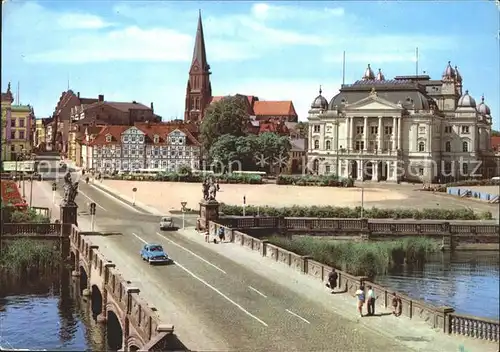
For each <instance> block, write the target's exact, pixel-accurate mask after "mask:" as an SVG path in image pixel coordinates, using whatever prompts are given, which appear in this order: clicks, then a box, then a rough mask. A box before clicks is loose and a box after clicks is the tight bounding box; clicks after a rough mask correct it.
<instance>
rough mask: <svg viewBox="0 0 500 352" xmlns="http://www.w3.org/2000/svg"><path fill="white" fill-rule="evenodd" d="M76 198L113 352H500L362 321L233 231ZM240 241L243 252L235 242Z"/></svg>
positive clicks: (86, 269) (387, 320) (92, 282)
mask: <svg viewBox="0 0 500 352" xmlns="http://www.w3.org/2000/svg"><path fill="white" fill-rule="evenodd" d="M58 189H61V187H58ZM37 190H38V191H37V192H39V193H38V195H39V198H40V201H42V202H43V201H44V200H43V199H45V201H46V200H48V203H51V199H52V194H51V186H50V183H43V182H41V183H37ZM44 194H45V195H44ZM42 198H43V199H42ZM37 199H38V198H37ZM76 201H77V203H78V223H79V228H77V227H76V226H72V227H71V229H70V230H71V232H70V250H69V252H70V254H69V257H70V259H71V263H72V266H73V268H74V269H73V270H74V274H75V279H76V280H78V282H79V285H80V291H81V293H82V295H86V297H88V298H89V299H90V300H91V302H92V310H93V313H94V314H95V315H96V317H97V319H98V320H99V321H101V322H102V323H105V324H106V326H107V330H108V335H109V337H108V344H109V345H110V347H111V346H113V347H114V348H118V346H121V349H123V350H125V351H127V350H168V349H172V347H171V345H170V344H167V343H166V342H165V341H167V340H168V338H169V337H170V339H172V336H176V337H177V338H178V339H179V340H180V341H182V343H183V344H184V345H185V346H187V347H183V348H184V349H186V348H189V349H191V350H205V351H219V350H253V351H267V350H285V349H287V350H290V351H299V350H332V346H338V347H339V348H340V349H341V350H344V351H354V350H356V351H368V350H373V349H382V350H384V351H386V352H396V351H401V350H409V351H412V350H427V351H455V350H457V349H458V348H459V347H460V345H464V346H465V348H467V349H472V350H481V351H486V352H489V351H496V346H494V345H493V344H491V343H486V342H484V341H478V340H474V339H469V338H466V337H465V336H460V335H453V336H449V335H446V334H443V333H442V331H435V330H433V329H431V328H429V326H428V324H427V322H422V323H420V322H419V321H415V320H411V319H407V318H401V319H398V318H396V317H392V316H386V313H387V310H383V309H381V310H380V313H381V315H380V316H377V317H371V318H369V319H360V318H359V316H358V315H357V314H356V309H355V302H354V299H353V298H351V296H350V295H348V294H338V295H331V294H329V291H327V290H326V289H325V288H324V284H323V283H322V282H321V280H319V279H318V278H317V277H316V276H315V275H316V274H315V273H316V271H317V270H315V269H314V268H313V267H312V266H311V267H310V268H309V267H308V268H307V269H308V273H305V272H304V271H305V266H304V268H303V269H301V270H298V269H297V270H289V268H287V267H286V266H285V265H282V264H281V263H276V260H274V262H275V263H274V264H273V260H269V259H268V257H267V255H266V256H265V257H264V256H263V255H255V253H256V248H253V250H251V249H250V250H248V249H246V248H245V247H246V246H248V243H250V242H252V241H253V240H249V239H246V240H245V239H241V238H243V237H241V238H237V231H235V230H233V229H230V230H228V231H233V233H234V238H233V240H234V243H223V244H218V245H215V244H210V243H206V242H204V241H203V239H202V236H200V235H198V234H196V233H195V231H194V230H192V229H188V230H186V231H178V232H176V231H174V232H160V231H158V230H159V229H158V221H159V218H158V217H157V216H152V215H151V214H148V213H146V212H144V211H141V210H140V209H137V208H135V207H132V206H131V205H130V204H127V203H126V202H123V201H119V200H116V199H114V198H112V197H111V196H109V195H108V194H105V193H103V192H101V191H99V190H97V189H96V188H94V187H92V186H91V185H85V184H81V185H80V192H79V195H78V197H77V199H76ZM89 202H95V203H96V204H97V214H96V228H95V230H96V232H88V231H86V230H88V229H90V225H89V224H90V222H89V219H90V217H89V213H88V203H89ZM36 204H37V205H40V206H42V205H43V204H38V203H36ZM49 206H52V205H50V204H49ZM55 211H56V210H55V209H53V211H52V213H54V212H55ZM174 220H175V221H176V222H177V223H178V224H181V219H179V218H175V217H174ZM195 222H196V216H193V217H191V216H186V225H187V226H194V224H195ZM84 230H85V231H84ZM24 231H29V230H27V229H24ZM245 238H246V237H245ZM238 241H239V242H241V243H245V245H244V246H242V245H236V243H238ZM145 242H156V243H158V244H161V245H162V246H163V247H164V248H165V249H166V251H167V252H168V253H169V255H170V256H171V257H172V258H173V259H174V261H175V263H174V265H171V266H158V267H157V266H149V265H148V264H147V263H144V262H143V261H142V260H141V258H140V257H139V250H140V248H141V246H142V245H143V244H144V243H145ZM253 243H254V244H255V243H258V241H253ZM264 247H266V245H264V246H263V247H262V248H264ZM268 248H269V249H270V248H271V246H269V247H268ZM266 252H267V250H266ZM268 253H269V256H271V250H269V252H268ZM280 256H282V255H280ZM289 258H291V255H289ZM304 259H305V258H302V260H303V262H305V261H304ZM308 263H309V264H312V263H311V262H308ZM309 264H308V265H309ZM301 268H302V267H301ZM309 269H311V270H310V271H309ZM346 279H349V278H348V277H347V276H346ZM349 280H351V279H349ZM356 280H357V279H356V278H354V279H352V280H351V281H352V282H353V283H355V282H359V280H358V281H356ZM352 288H353V287H349V290H351V289H352ZM423 320H424V319H423ZM174 325H175V334H174V331H173V327H174ZM436 326H438V327H439V326H441V323H438V324H437V325H436ZM160 341H163V342H160ZM162 343H163V344H164V345H163V346H161V347H159V346H160V344H162ZM179 349H180V348H179Z"/></svg>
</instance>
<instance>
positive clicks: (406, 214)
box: [219, 203, 493, 220]
mask: <svg viewBox="0 0 500 352" xmlns="http://www.w3.org/2000/svg"><path fill="white" fill-rule="evenodd" d="M219 210H220V212H222V213H224V215H236V216H242V215H243V207H242V206H240V205H227V204H223V203H221V205H220V208H219ZM363 213H364V214H363V215H364V217H365V218H369V219H433V220H492V219H493V215H492V214H491V212H482V213H475V212H474V210H472V209H452V210H448V209H441V208H427V209H422V210H418V209H384V208H375V207H373V208H371V209H367V208H365V209H364V212H363ZM257 214H259V215H261V216H283V217H312V218H360V217H361V207H356V208H349V207H333V206H312V207H305V206H298V205H295V206H292V207H284V208H273V207H268V206H264V207H256V206H252V205H250V206H246V207H245V215H247V216H253V215H257Z"/></svg>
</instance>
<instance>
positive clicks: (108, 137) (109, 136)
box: [106, 134, 111, 143]
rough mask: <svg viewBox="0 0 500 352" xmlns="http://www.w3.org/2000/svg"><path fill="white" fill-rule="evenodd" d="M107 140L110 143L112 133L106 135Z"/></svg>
mask: <svg viewBox="0 0 500 352" xmlns="http://www.w3.org/2000/svg"><path fill="white" fill-rule="evenodd" d="M106 142H108V143H109V142H111V135H110V134H108V135H107V136H106Z"/></svg>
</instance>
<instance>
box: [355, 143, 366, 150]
mask: <svg viewBox="0 0 500 352" xmlns="http://www.w3.org/2000/svg"><path fill="white" fill-rule="evenodd" d="M354 149H356V150H362V149H365V141H356V145H355V148H354Z"/></svg>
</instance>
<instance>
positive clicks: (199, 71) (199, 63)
mask: <svg viewBox="0 0 500 352" xmlns="http://www.w3.org/2000/svg"><path fill="white" fill-rule="evenodd" d="M210 74H211V72H210V65H209V64H208V63H207V53H206V51H205V38H204V36H203V24H202V22H201V11H200V14H199V16H198V29H197V30H196V38H195V42H194V50H193V60H192V62H191V68H190V69H189V80H188V82H187V87H186V106H185V109H184V122H195V123H196V122H201V121H202V120H203V117H204V116H205V109H206V108H207V106H208V105H209V104H210V101H211V99H212V85H211V84H210Z"/></svg>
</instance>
